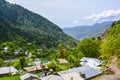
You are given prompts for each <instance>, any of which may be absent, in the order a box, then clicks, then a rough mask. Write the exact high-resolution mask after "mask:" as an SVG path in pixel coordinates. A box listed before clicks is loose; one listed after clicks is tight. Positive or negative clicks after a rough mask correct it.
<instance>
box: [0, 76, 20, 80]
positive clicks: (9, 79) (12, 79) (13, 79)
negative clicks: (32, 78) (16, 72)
mask: <svg viewBox="0 0 120 80" xmlns="http://www.w3.org/2000/svg"><path fill="white" fill-rule="evenodd" d="M0 80H20V76H10V77H3V78H0Z"/></svg>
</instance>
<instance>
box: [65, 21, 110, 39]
mask: <svg viewBox="0 0 120 80" xmlns="http://www.w3.org/2000/svg"><path fill="white" fill-rule="evenodd" d="M111 24H112V21H107V22H103V23H96V24H94V25H92V26H77V27H73V28H63V31H64V32H65V33H66V34H68V35H70V36H72V37H74V38H76V39H78V40H81V39H83V38H85V37H98V36H101V35H102V34H103V33H104V32H105V30H106V29H107V28H109V27H110V26H111Z"/></svg>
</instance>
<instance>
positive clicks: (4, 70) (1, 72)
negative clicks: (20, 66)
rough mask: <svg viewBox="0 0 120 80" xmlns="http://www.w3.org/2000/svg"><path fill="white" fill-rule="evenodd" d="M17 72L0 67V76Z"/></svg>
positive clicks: (12, 68) (10, 68)
mask: <svg viewBox="0 0 120 80" xmlns="http://www.w3.org/2000/svg"><path fill="white" fill-rule="evenodd" d="M16 72H17V70H16V69H15V68H14V67H12V66H11V67H1V68H0V75H1V74H8V73H16Z"/></svg>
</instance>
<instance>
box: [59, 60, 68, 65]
mask: <svg viewBox="0 0 120 80" xmlns="http://www.w3.org/2000/svg"><path fill="white" fill-rule="evenodd" d="M58 62H59V64H68V61H67V60H66V59H58Z"/></svg>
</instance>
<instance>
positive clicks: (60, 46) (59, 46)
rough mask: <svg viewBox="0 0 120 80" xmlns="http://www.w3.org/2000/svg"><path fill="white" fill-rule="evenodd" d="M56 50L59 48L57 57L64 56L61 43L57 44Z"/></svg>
mask: <svg viewBox="0 0 120 80" xmlns="http://www.w3.org/2000/svg"><path fill="white" fill-rule="evenodd" d="M58 50H59V52H58V57H59V58H64V57H65V56H64V55H65V53H64V48H63V45H62V44H59V45H58Z"/></svg>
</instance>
